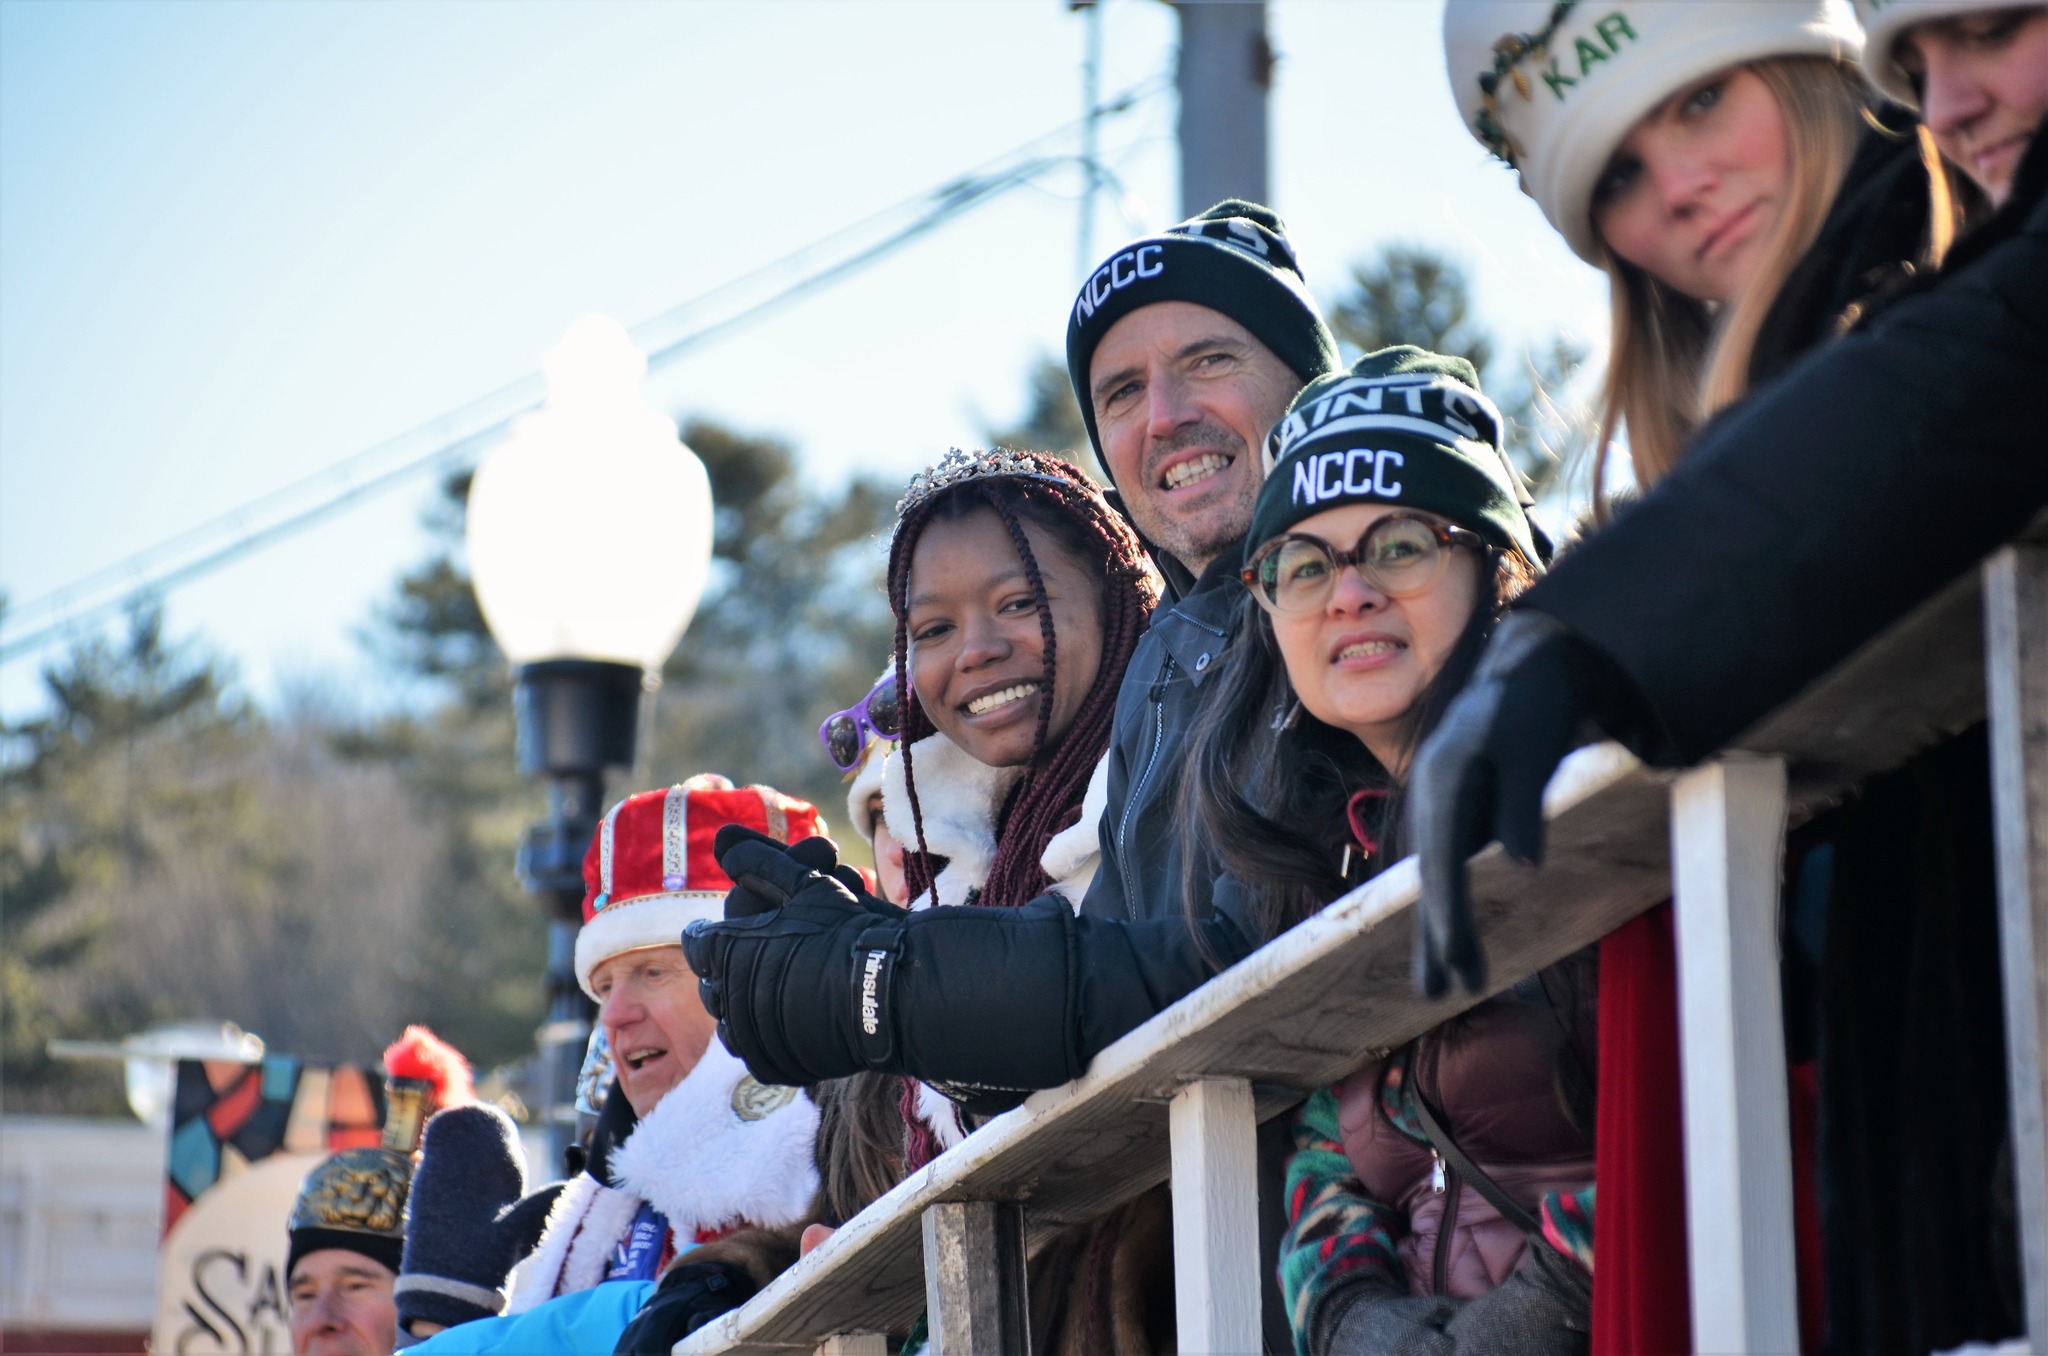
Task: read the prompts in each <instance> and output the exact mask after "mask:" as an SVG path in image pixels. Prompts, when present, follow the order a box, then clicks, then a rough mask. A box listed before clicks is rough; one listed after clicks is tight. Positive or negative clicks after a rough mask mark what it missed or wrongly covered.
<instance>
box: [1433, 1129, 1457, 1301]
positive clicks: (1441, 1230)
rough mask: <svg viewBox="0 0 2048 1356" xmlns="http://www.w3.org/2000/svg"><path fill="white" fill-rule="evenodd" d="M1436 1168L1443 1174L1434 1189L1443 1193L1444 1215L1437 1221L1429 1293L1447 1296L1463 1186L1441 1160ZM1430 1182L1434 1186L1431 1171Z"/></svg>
mask: <svg viewBox="0 0 2048 1356" xmlns="http://www.w3.org/2000/svg"><path fill="white" fill-rule="evenodd" d="M1437 1168H1438V1169H1441V1170H1442V1172H1443V1183H1444V1184H1443V1185H1442V1186H1440V1187H1436V1189H1437V1190H1438V1191H1441V1192H1443V1193H1444V1213H1443V1218H1441V1219H1440V1220H1438V1221H1437V1227H1436V1259H1435V1262H1434V1264H1433V1265H1432V1266H1431V1268H1430V1269H1431V1272H1432V1273H1433V1275H1432V1280H1433V1282H1434V1284H1433V1285H1432V1286H1431V1289H1430V1292H1429V1293H1430V1294H1432V1295H1448V1294H1450V1293H1451V1235H1452V1234H1453V1233H1454V1232H1456V1231H1457V1228H1458V1197H1459V1196H1461V1195H1463V1194H1464V1190H1465V1185H1464V1183H1463V1182H1461V1181H1460V1180H1459V1179H1458V1170H1457V1169H1456V1168H1453V1167H1451V1166H1450V1165H1448V1164H1446V1163H1444V1162H1443V1161H1442V1160H1441V1159H1439V1160H1438V1161H1437ZM1430 1181H1431V1185H1432V1186H1434V1185H1435V1182H1436V1171H1435V1170H1432V1171H1431V1174H1430Z"/></svg>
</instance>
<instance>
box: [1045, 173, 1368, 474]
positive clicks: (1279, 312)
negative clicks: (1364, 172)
mask: <svg viewBox="0 0 2048 1356" xmlns="http://www.w3.org/2000/svg"><path fill="white" fill-rule="evenodd" d="M1160 301H1190V302H1193V303H1195V304H1196V305H1197V306H1207V307H1208V308H1209V309H1210V310H1212V311H1216V312H1219V313H1221V314H1223V315H1226V316H1228V317H1230V318H1231V319H1232V320H1235V321H1236V322H1237V323H1238V324H1240V325H1242V326H1244V327H1245V328H1246V329H1247V330H1250V331H1251V333H1252V337H1253V338H1255V339H1257V340H1258V341H1259V342H1260V343H1262V344H1264V345H1265V346H1266V347H1267V348H1269V349H1271V350H1272V351H1273V356H1274V357H1276V358H1278V359H1279V360H1280V361H1281V362H1283V363H1286V364H1287V366H1288V367H1289V368H1291V369H1293V371H1294V374H1295V375H1296V376H1298V377H1300V378H1301V379H1302V380H1303V381H1304V382H1307V381H1312V380H1314V379H1315V378H1317V377H1320V376H1322V375H1323V374H1325V373H1327V372H1336V371H1339V370H1341V369H1340V367H1339V364H1338V359H1337V340H1336V337H1335V336H1333V335H1332V334H1331V333H1330V327H1329V326H1328V325H1326V324H1324V323H1323V314H1322V312H1321V311H1320V310H1318V309H1317V308H1316V303H1315V298H1313V297H1311V296H1310V295H1309V294H1308V285H1307V283H1306V282H1304V281H1303V279H1302V276H1301V265H1300V263H1299V262H1298V261H1297V260H1296V259H1295V256H1294V246H1293V244H1292V243H1290V242H1289V240H1288V239H1287V226H1286V223H1284V222H1282V221H1281V220H1280V218H1279V216H1278V215H1277V214H1275V213H1274V211H1273V209H1271V208H1270V207H1261V206H1260V205H1259V204H1257V203H1253V202H1246V201H1244V200H1243V199H1241V198H1226V199H1225V200H1223V201H1222V202H1219V203H1217V204H1216V205H1215V206H1214V207H1212V208H1210V209H1209V210H1208V211H1206V212H1204V213H1202V214H1201V215H1200V216H1198V217H1192V218H1190V219H1189V220H1187V221H1183V222H1182V223H1181V224H1180V225H1178V226H1169V227H1168V228H1167V229H1166V230H1164V231H1162V232H1160V233H1159V234H1158V235H1148V236H1145V237H1144V238H1142V239H1139V240H1133V241H1132V242H1131V243H1129V244H1128V245H1125V246H1124V247H1123V248H1122V249H1120V250H1118V251H1117V252H1116V253H1114V254H1112V255H1110V256H1109V258H1107V259H1105V260H1103V262H1102V266H1101V267H1100V268H1097V269H1096V270H1095V271H1094V272H1093V273H1091V274H1089V275H1088V278H1087V281H1085V282H1083V283H1082V284H1081V292H1080V295H1078V296H1077V297H1075V298H1074V308H1073V311H1072V312H1071V313H1070V314H1069V315H1068V317H1067V377H1068V379H1069V380H1071V381H1072V382H1073V384H1074V399H1075V401H1076V402H1078V403H1079V405H1080V406H1081V422H1082V423H1084V424H1086V425H1087V426H1088V441H1089V443H1090V445H1092V446H1093V447H1094V448H1095V456H1096V459H1097V460H1098V461H1102V469H1103V470H1104V471H1105V472H1107V471H1108V470H1109V463H1108V461H1107V460H1106V459H1104V458H1103V456H1102V436H1101V434H1100V433H1098V432H1097V431H1096V428H1095V402H1094V401H1093V400H1091V399H1090V398H1089V393H1088V368H1089V365H1090V364H1091V363H1092V362H1093V361H1094V359H1095V349H1096V346H1097V345H1099V344H1100V343H1101V342H1102V336H1103V335H1105V334H1107V333H1109V329H1110V327H1111V326H1112V325H1114V324H1116V322H1117V321H1119V320H1121V319H1123V318H1124V317H1125V316H1127V315H1129V314H1130V313H1131V312H1132V311H1135V310H1137V309H1138V308H1139V307H1141V306H1150V305H1152V304H1153V303H1154V302H1160Z"/></svg>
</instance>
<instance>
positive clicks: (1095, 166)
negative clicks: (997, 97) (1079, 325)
mask: <svg viewBox="0 0 2048 1356" xmlns="http://www.w3.org/2000/svg"><path fill="white" fill-rule="evenodd" d="M1067 8H1068V9H1070V10H1076V9H1078V10H1086V11H1087V16H1086V22H1087V24H1088V38H1087V43H1088V45H1087V49H1086V55H1084V56H1083V57H1082V59H1081V113H1082V117H1083V122H1082V124H1081V232H1080V238H1079V239H1078V240H1077V241H1076V242H1075V253H1076V255H1077V257H1076V259H1075V260H1074V276H1075V277H1077V278H1085V277H1087V276H1088V270H1089V269H1091V268H1094V267H1095V190H1096V189H1097V188H1098V187H1100V186H1101V183H1102V161H1101V153H1102V147H1101V141H1100V138H1099V137H1098V132H1099V131H1100V128H1101V124H1102V3H1101V0H1067Z"/></svg>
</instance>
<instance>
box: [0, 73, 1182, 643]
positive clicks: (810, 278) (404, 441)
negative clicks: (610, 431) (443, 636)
mask: <svg viewBox="0 0 2048 1356" xmlns="http://www.w3.org/2000/svg"><path fill="white" fill-rule="evenodd" d="M1166 85H1167V81H1166V79H1165V77H1163V76H1160V77H1155V78H1153V79H1151V80H1148V81H1145V82H1143V83H1141V84H1139V85H1136V86H1133V87H1132V88H1130V89H1129V90H1126V91H1125V92H1124V93H1123V94H1121V95H1119V96H1118V97H1117V98H1115V99H1113V100H1111V101H1110V102H1109V103H1107V104H1103V105H1101V106H1100V107H1099V108H1098V109H1096V110H1093V111H1092V112H1091V114H1090V115H1089V116H1085V117H1083V118H1080V119H1076V120H1075V121H1073V122H1070V123H1067V124H1064V125H1062V126H1060V127H1057V128H1055V129H1053V130H1052V131H1050V132H1047V133H1044V134H1043V135H1041V136H1038V137H1034V138H1032V139H1031V140H1030V141H1027V142H1025V143H1024V144H1022V145H1021V146H1018V147H1015V148H1013V149H1012V150H1010V151H1008V152H1006V153H1004V154H1003V155H1000V156H997V157H995V158H994V159H992V160H989V161H986V162H984V163H983V164H982V165H980V166H977V167H976V168H975V169H973V170H970V171H969V172H968V173H966V174H963V175H959V176H956V177H955V178H953V179H950V180H948V181H946V182H945V183H943V184H941V185H939V186H938V187H937V188H934V189H931V190H929V191H927V192H925V193H921V194H918V195H917V196H915V197H912V198H907V199H904V200H903V201H901V202H898V203H896V204H893V205H892V206H890V207H886V208H884V209H882V210H881V211H879V212H876V213H873V214H871V215H870V216H868V217H865V218H863V219H861V220H860V221H857V222H854V223H853V224H851V225H849V226H846V227H842V228H841V229H839V230H837V231H834V232H832V233H831V234H830V235H827V236H825V237H823V238H822V239H820V240H817V241H814V242H812V243H811V244H809V245H806V246H804V247H803V248H801V249H799V250H796V251H793V252H792V253H790V254H787V255H784V256H783V257H781V258H779V259H776V260H774V261H773V262H771V263H768V264H765V265H763V266H762V267H760V268H757V269H754V270H752V271H751V272H749V273H745V274H742V275H741V276H740V277H738V278H735V279H732V280H731V281H729V282H726V283H722V284H720V285H719V286H717V287H715V288H713V289H711V290H710V291H709V292H705V293H703V294H701V295H699V296H696V297H693V298H691V299H690V300H689V301H686V302H683V303H682V304H681V305H679V306H675V307H673V308H671V309H669V310H667V311H664V312H663V313H661V314H660V315H658V316H655V317H654V318H652V319H651V320H648V321H645V322H643V323H642V324H640V325H638V326H636V327H634V329H633V330H632V332H631V333H632V336H633V340H634V342H635V343H636V344H638V345H639V346H640V347H641V348H642V349H643V350H644V351H645V352H646V353H647V364H648V370H649V371H650V372H651V371H654V370H656V369H658V368H659V367H661V366H663V365H665V364H667V363H669V362H672V361H673V360H675V359H676V358H678V357H680V356H681V355H682V354H683V353H685V352H687V351H688V350H690V349H693V348H696V347H698V346H699V345H702V344H704V343H706V342H709V341H710V340H712V339H714V338H717V337H721V336H724V335H727V334H729V333H731V332H732V331H734V330H736V329H738V328H740V327H741V326H743V325H746V324H750V323H752V322H755V321H758V320H761V319H764V318H766V317H767V316H769V315H771V314H773V313H774V312H776V311H778V310H780V309H782V308H783V307H785V306H788V305H790V304H791V303H793V302H796V301H798V300H801V299H802V298H804V297H806V296H808V295H810V294H812V293H814V292H816V291H818V290H820V289H822V288H825V287H828V286H830V285H831V284H833V283H835V282H838V281H840V280H843V279H845V278H847V277H850V276H851V275H853V274H854V273H857V272H859V271H860V270H862V269H864V268H866V267H868V266H870V265H872V264H874V263H877V262H879V261H880V260H882V259H884V258H886V257H887V256H889V255H891V254H893V253H895V252H896V251H898V250H900V249H902V248H904V247H906V246H908V245H909V244H911V243H912V242H914V241H916V240H919V239H921V238H922V237H924V236H926V235H928V234H930V233H931V232H932V231H935V230H937V229H938V228H939V227H940V226H943V225H945V224H946V223H947V222H949V221H952V220H954V219H955V218H957V217H959V216H961V215H963V214H965V213H966V212H968V211H971V210H972V209H973V208H975V207H978V206H980V205H981V204H983V203H986V202H989V201H991V200H992V199H994V198H997V197H1000V196H1001V195H1002V194H1004V193H1007V192H1009V191H1010V190H1012V189H1014V188H1017V187H1019V186H1021V185H1023V184H1026V183H1029V182H1030V181H1032V180H1034V179H1036V178H1037V177H1039V176H1040V175H1042V174H1044V173H1046V172H1047V171H1048V170H1051V169H1055V168H1058V167H1060V166H1062V165H1065V164H1069V163H1072V162H1073V161H1074V160H1075V158H1076V157H1075V156H1073V155H1072V154H1070V153H1069V154H1058V155H1047V154H1042V153H1040V152H1041V151H1042V150H1043V148H1045V147H1046V146H1047V145H1048V144H1049V143H1053V142H1055V141H1057V140H1059V139H1060V138H1063V137H1065V136H1068V135H1070V134H1071V133H1073V132H1074V131H1075V130H1076V129H1078V128H1081V127H1083V125H1084V124H1087V123H1091V122H1094V121H1097V120H1099V119H1100V118H1101V117H1104V116H1109V115H1115V114H1120V113H1124V112H1128V111H1129V110H1130V109H1132V108H1134V107H1136V106H1137V105H1138V104H1140V103H1142V102H1144V101H1145V100H1147V99H1149V98H1151V97H1153V96H1154V95H1157V94H1159V93H1160V92H1162V91H1163V90H1164V89H1165V88H1166ZM1084 172H1088V168H1087V167H1084ZM911 213H915V215H909V214H911ZM907 215H908V216H909V219H908V220H907V221H906V220H903V218H905V217H906V216H907ZM896 223H900V224H896ZM884 228H890V229H887V230H886V232H885V233H882V234H879V235H877V232H883V231H884ZM791 274H795V275H796V276H795V277H794V278H793V279H792V280H791V281H789V282H786V283H784V284H783V285H781V286H780V287H779V288H777V289H776V290H774V291H772V292H770V293H768V294H767V295H766V296H757V295H756V294H757V293H758V292H759V290H760V288H761V287H762V286H764V285H767V284H769V283H772V282H773V281H775V280H777V279H779V278H783V277H789V276H790V275H791ZM749 298H752V299H749ZM545 393H546V385H545V382H544V380H543V379H542V377H541V376H540V374H538V373H530V374H528V375H527V376H525V377H522V378H520V379H519V380H518V381H515V382H512V383H510V384H508V385H506V386H502V387H500V388H499V389H497V390H495V391H492V392H491V393H489V394H488V395H485V396H481V397H479V398H477V399H475V400H472V401H470V402H468V403H467V404H464V405H461V406H458V407H457V408H456V409H454V410H451V411H449V412H448V413H446V414H443V415H440V416H438V417H437V418H435V419H432V420H429V421H427V422H426V423H424V424H420V425H418V426H417V427H415V428H412V429H408V430H407V431H405V432H404V433H401V434H398V435H397V436H396V437H393V438H388V439H385V440H384V441H382V442H380V443H378V444H376V445H375V446H373V447H370V448H367V449H365V450H364V451H362V452H358V453H356V454H355V455H353V456H351V457H349V458H347V459H346V460H344V461H341V462H338V463H336V464H335V465H333V466H330V467H328V468H326V469H325V470H323V471H319V472H316V473H314V474H313V475H310V476H307V477H305V478H303V479H301V480H298V481H294V482H293V483H292V484H290V485H287V486H284V487H283V488H281V489H278V490H275V491H273V492H271V493H269V494H267V495H264V496H262V497H260V498H258V499H255V500H252V501H250V502H249V503H247V504H244V505H241V506H240V507H238V508H235V509H233V510H230V511H229V512H227V513H224V514H221V515H219V516H218V517H215V518H213V519H211V520H209V521H207V522H205V523H202V524H200V525H198V526H197V527H194V528H191V529H189V530H187V531H185V532H181V533H179V534H177V535H176V536H174V537H171V538H169V539H167V540H165V541H162V542H159V543H157V544H156V545H155V546H152V547H149V548H148V549H146V550H143V551H139V552H137V553H136V554H134V555H132V556H129V557H127V558H126V559H124V560H121V561H118V562H116V563H115V564H113V565H110V566H107V567H106V568H104V569H100V570H95V571H94V572H92V573H91V574H88V575H86V576H84V577H82V578H80V579H77V580H74V581H72V582H71V583H69V584H66V585H64V586H63V587H61V588H58V589H55V590H53V591H51V592H50V593H47V594H45V595H43V596H42V597H40V598H37V599H35V600H33V601H32V602H29V603H26V604H24V605H22V606H21V607H19V608H9V609H8V610H7V612H6V614H5V615H4V616H0V626H4V627H5V628H6V629H8V630H11V631H13V632H14V633H15V634H14V635H12V636H9V637H8V638H6V639H5V640H4V641H0V663H5V662H8V661H10V660H14V659H18V658H20V657H22V656H24V655H28V654H32V653H35V652H37V651H39V650H41V649H42V648H44V647H45V646H47V645H49V644H50V643H52V642H53V641H56V640H59V639H62V638H64V637H66V636H70V635H75V634H78V633H79V632H81V631H83V630H84V629H86V628H87V627H90V626H93V625H96V624H98V623H99V622H101V621H103V620H105V619H106V618H108V617H110V616H113V615H115V614H116V613H119V612H121V611H124V610H126V609H127V608H129V607H131V606H132V605H133V604H135V603H136V602H137V601H139V600H142V599H145V598H150V597H156V596H160V595H162V594H164V593H166V592H168V591H170V590H171V589H174V588H178V587H180V586H182V585H184V584H188V583H190V582H192V581H193V580H195V579H198V578H200V577H202V576H204V575H207V574H210V573H212V572H214V571H215V570H218V569H220V568H222V567H224V566H226V565H229V564H232V563H233V562H235V561H237V560H240V559H242V558H243V557H245V556H248V555H250V554H252V553H254V552H256V551H258V550H261V549H263V548H264V547H267V546H270V545H272V544H274V543H276V542H279V541H282V540H285V539H286V538H288V537H291V536H293V535H296V534H297V533H299V532H302V531H304V530H306V529H307V528H310V527H312V526H314V525H315V524H317V523H320V522H323V521H325V520H327V519H329V518H331V517H333V516H335V515H336V514H338V513H341V512H343V511H345V510H346V509H349V508H351V507H353V506H355V505H356V504H359V503H361V502H363V501H364V500H366V499H369V498H371V497H373V496H375V495H378V494H381V493H383V492H385V491H387V490H390V489H392V488H394V487H396V486H398V485H400V484H403V483H405V482H406V481H408V480H411V479H413V478H415V477H417V476H419V475H421V474H423V473H426V472H428V471H435V472H440V473H444V474H445V473H448V472H452V471H453V470H455V469H456V468H457V467H459V466H463V465H466V464H468V463H469V462H471V461H473V460H474V458H475V457H476V456H477V455H479V454H480V453H481V452H482V450H483V449H484V448H485V447H486V446H488V445H489V444H490V443H492V442H494V441H495V440H496V439H497V438H498V437H499V436H500V435H502V434H503V433H504V432H505V431H506V430H507V429H508V428H509V427H510V426H511V424H512V421H513V420H514V419H516V418H518V417H519V416H520V415H522V414H525V413H527V412H529V411H531V410H533V409H536V408H538V407H539V405H540V403H541V400H542V398H543V397H544V395H545Z"/></svg>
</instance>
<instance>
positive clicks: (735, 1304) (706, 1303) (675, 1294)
mask: <svg viewBox="0 0 2048 1356" xmlns="http://www.w3.org/2000/svg"><path fill="white" fill-rule="evenodd" d="M755 1290H756V1287H755V1285H754V1281H753V1278H752V1277H750V1276H748V1275H747V1273H746V1272H745V1271H744V1270H743V1269H742V1268H740V1267H737V1266H734V1265H733V1264H732V1263H730V1262H677V1263H675V1264H674V1265H673V1266H671V1267H670V1268H669V1269H668V1272H667V1274H666V1275H664V1276H663V1277H662V1278H661V1284H660V1286H658V1287H657V1288H656V1289H655V1292H654V1294H653V1295H652V1296H651V1297H649V1299H648V1301H647V1303H645V1304H643V1305H641V1306H640V1312H639V1313H637V1314H635V1315H633V1321H632V1322H631V1323H628V1324H627V1325H626V1330H625V1331H624V1332H622V1333H620V1334H619V1344H618V1345H617V1346H615V1347H613V1348H612V1353H613V1356H668V1353H669V1349H670V1348H671V1347H673V1346H675V1344H676V1343H678V1342H680V1341H682V1340H683V1339H684V1338H685V1337H688V1336H689V1335H690V1334H691V1333H693V1332H695V1331H697V1329H699V1328H701V1327H703V1326H704V1325H705V1324H706V1323H709V1322H710V1321H711V1320H712V1319H714V1318H717V1317H718V1316H719V1315H720V1314H723V1313H727V1312H730V1311H731V1310H734V1309H737V1308H739V1307H740V1306H741V1305H742V1304H745V1303H746V1302H747V1301H748V1300H750V1299H752V1298H753V1297H754V1293H755Z"/></svg>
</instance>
